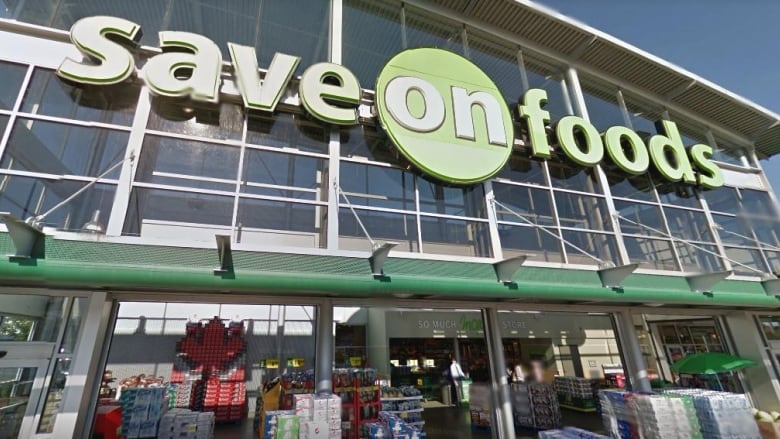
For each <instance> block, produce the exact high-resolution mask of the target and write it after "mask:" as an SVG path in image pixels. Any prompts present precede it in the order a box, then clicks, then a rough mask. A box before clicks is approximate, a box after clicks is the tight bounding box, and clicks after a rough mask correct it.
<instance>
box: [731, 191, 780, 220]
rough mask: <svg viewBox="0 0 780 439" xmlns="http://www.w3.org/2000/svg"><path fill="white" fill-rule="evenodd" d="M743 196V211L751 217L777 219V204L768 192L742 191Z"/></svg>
mask: <svg viewBox="0 0 780 439" xmlns="http://www.w3.org/2000/svg"><path fill="white" fill-rule="evenodd" d="M740 194H741V195H742V211H743V212H745V213H746V214H748V215H749V216H751V217H754V218H755V217H765V218H774V219H777V218H778V216H777V211H776V210H775V203H774V202H773V201H772V198H771V197H770V196H769V193H768V192H764V191H757V190H753V189H740Z"/></svg>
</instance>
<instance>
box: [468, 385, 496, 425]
mask: <svg viewBox="0 0 780 439" xmlns="http://www.w3.org/2000/svg"><path fill="white" fill-rule="evenodd" d="M490 395H491V391H490V386H489V385H487V384H472V385H471V386H469V413H470V415H471V426H472V428H486V429H487V428H490V427H491V417H492V414H491V408H490V407H491V396H490Z"/></svg>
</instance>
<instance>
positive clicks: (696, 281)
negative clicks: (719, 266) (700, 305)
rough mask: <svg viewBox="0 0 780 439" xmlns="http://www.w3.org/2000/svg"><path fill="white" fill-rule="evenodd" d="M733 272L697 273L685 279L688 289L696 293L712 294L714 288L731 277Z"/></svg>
mask: <svg viewBox="0 0 780 439" xmlns="http://www.w3.org/2000/svg"><path fill="white" fill-rule="evenodd" d="M730 275H731V271H716V272H714V273H697V274H691V275H689V276H686V277H685V280H687V281H688V287H690V289H691V291H693V292H695V293H711V292H712V287H713V286H715V284H717V283H718V282H720V281H722V280H723V279H725V278H727V277H729V276H730Z"/></svg>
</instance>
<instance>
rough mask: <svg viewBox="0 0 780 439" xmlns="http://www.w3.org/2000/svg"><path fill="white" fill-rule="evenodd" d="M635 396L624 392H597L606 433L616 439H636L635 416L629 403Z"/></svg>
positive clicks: (637, 431)
mask: <svg viewBox="0 0 780 439" xmlns="http://www.w3.org/2000/svg"><path fill="white" fill-rule="evenodd" d="M635 395H636V394H635V393H632V392H627V391H625V390H602V391H601V392H599V402H600V404H601V418H602V421H603V423H604V428H605V429H606V431H607V433H608V434H609V435H610V436H612V437H614V438H617V439H638V438H639V428H638V427H637V421H636V414H635V412H634V409H633V408H632V406H631V404H630V401H631V399H632V398H634V396H635Z"/></svg>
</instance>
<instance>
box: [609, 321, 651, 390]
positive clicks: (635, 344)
mask: <svg viewBox="0 0 780 439" xmlns="http://www.w3.org/2000/svg"><path fill="white" fill-rule="evenodd" d="M615 319H616V320H617V328H618V337H619V341H620V351H621V352H622V353H623V359H624V360H625V361H626V363H627V364H625V365H624V368H623V369H624V370H625V371H626V372H627V374H628V379H629V381H630V382H631V389H632V390H633V391H634V392H650V391H652V388H651V387H650V379H649V378H648V376H647V365H646V364H645V359H644V357H643V356H642V349H641V347H640V346H639V338H638V337H637V335H636V329H634V319H633V316H632V315H631V311H621V312H619V313H616V314H615Z"/></svg>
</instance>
